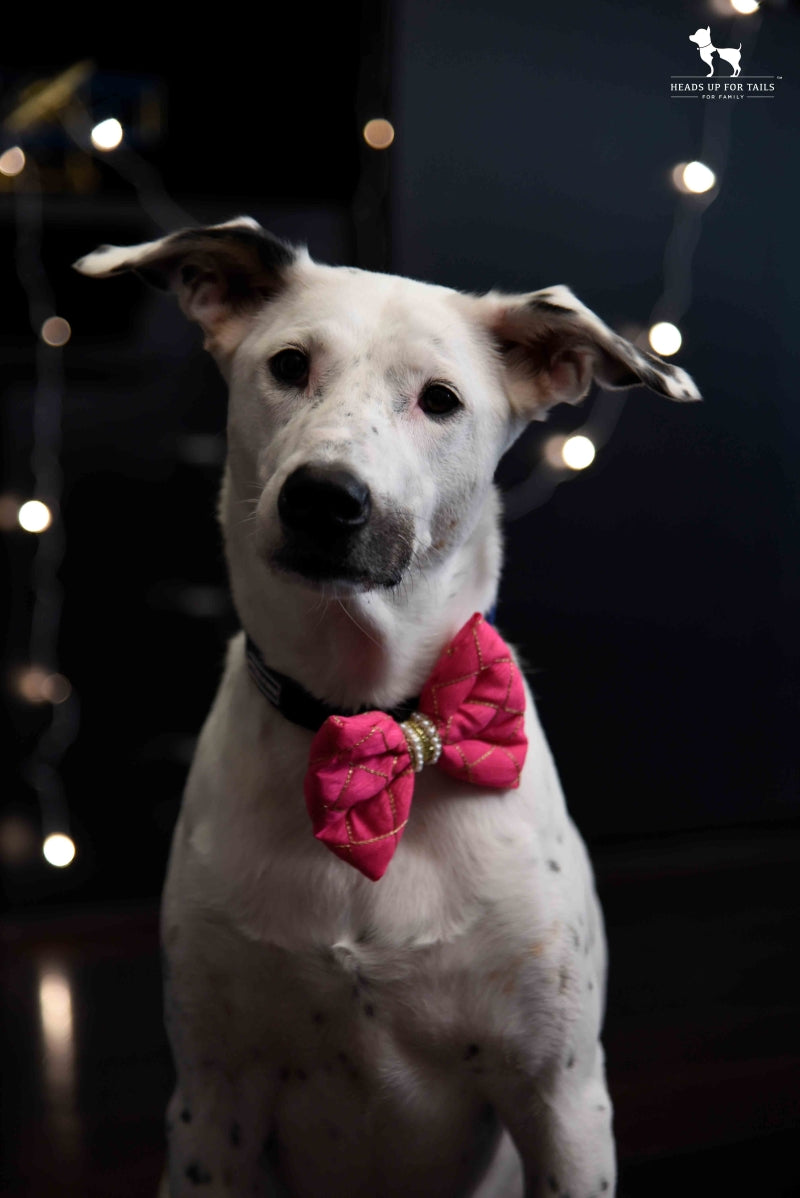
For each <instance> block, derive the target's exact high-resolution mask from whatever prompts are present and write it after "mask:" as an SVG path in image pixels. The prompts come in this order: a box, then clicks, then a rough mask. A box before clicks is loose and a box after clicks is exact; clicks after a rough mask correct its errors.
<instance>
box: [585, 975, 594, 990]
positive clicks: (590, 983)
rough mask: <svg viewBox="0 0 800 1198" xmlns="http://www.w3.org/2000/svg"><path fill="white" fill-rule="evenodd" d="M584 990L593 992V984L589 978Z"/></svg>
mask: <svg viewBox="0 0 800 1198" xmlns="http://www.w3.org/2000/svg"><path fill="white" fill-rule="evenodd" d="M586 989H587V990H594V982H593V981H592V979H591V978H589V981H588V982H587V984H586Z"/></svg>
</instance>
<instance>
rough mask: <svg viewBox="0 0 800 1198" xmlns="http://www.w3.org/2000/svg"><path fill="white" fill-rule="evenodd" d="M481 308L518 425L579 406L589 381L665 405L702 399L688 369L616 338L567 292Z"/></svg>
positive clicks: (500, 300)
mask: <svg viewBox="0 0 800 1198" xmlns="http://www.w3.org/2000/svg"><path fill="white" fill-rule="evenodd" d="M479 304H480V305H481V307H482V315H483V319H484V320H485V321H488V325H489V329H490V332H491V334H492V336H493V338H494V341H495V343H496V345H497V346H498V348H499V350H500V353H501V354H502V359H503V365H504V373H505V380H506V389H507V391H508V394H509V397H510V399H511V403H512V406H513V408H514V410H515V412H516V413H517V414H518V415H519V416H521V417H522V418H523V419H527V420H535V419H543V418H544V415H545V413H546V412H547V409H548V408H551V407H552V406H553V405H554V404H557V403H578V402H579V401H580V400H581V399H583V397H584V396H585V395H586V393H587V392H588V390H589V388H590V386H591V384H592V380H595V381H596V382H598V383H599V384H600V386H601V387H609V388H619V387H635V386H638V385H640V384H642V385H644V386H645V387H649V388H650V389H651V390H652V391H658V392H659V393H660V394H661V395H666V396H667V397H668V398H669V399H677V400H691V399H700V392H699V391H698V390H697V387H696V386H695V384H694V382H693V380H692V379H691V378H690V376H689V375H688V374H687V373H686V371H685V370H681V369H680V367H679V366H673V365H672V364H671V363H670V362H662V360H661V359H660V358H657V357H656V356H655V355H654V354H650V353H647V352H646V351H643V350H640V349H637V348H636V346H635V345H632V344H631V343H630V341H626V340H625V338H624V337H620V336H619V335H618V334H617V333H615V332H613V330H612V329H610V328H608V326H607V325H605V324H603V322H602V320H600V318H599V317H598V316H595V314H594V312H591V311H590V310H589V309H588V308H587V307H585V305H584V304H582V303H581V302H580V300H579V299H576V297H575V296H574V295H573V294H572V292H571V291H570V290H569V288H568V287H563V286H557V287H548V288H547V289H546V290H544V291H533V292H530V293H529V294H528V295H499V294H497V293H496V292H490V293H489V294H488V295H486V296H483V297H481V299H480V300H479Z"/></svg>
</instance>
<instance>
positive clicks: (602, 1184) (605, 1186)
mask: <svg viewBox="0 0 800 1198" xmlns="http://www.w3.org/2000/svg"><path fill="white" fill-rule="evenodd" d="M603 1110H605V1107H603ZM600 1189H601V1190H602V1191H603V1193H605V1191H606V1190H607V1189H608V1182H607V1181H606V1179H605V1177H604V1178H603V1180H602V1181H601V1182H600Z"/></svg>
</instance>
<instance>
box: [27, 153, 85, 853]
mask: <svg viewBox="0 0 800 1198" xmlns="http://www.w3.org/2000/svg"><path fill="white" fill-rule="evenodd" d="M14 219H15V234H16V245H15V262H16V269H17V276H18V278H19V282H20V285H21V286H22V289H23V291H24V293H25V296H26V298H27V302H28V313H29V318H30V324H31V329H32V331H33V334H34V336H35V337H36V382H35V387H34V391H33V402H32V412H31V423H32V432H33V447H32V451H31V475H32V479H33V494H34V495H35V496H36V498H37V499H39V500H41V501H43V502H45V503H46V504H47V506H48V507H49V509H50V511H51V513H52V517H53V518H52V522H51V524H50V525H49V527H47V528H46V529H45V531H43V532H41V533H39V534H38V535H37V539H36V550H35V556H34V562H33V571H32V578H31V588H32V591H33V610H32V613H31V623H30V633H29V646H28V661H29V663H30V665H31V666H32V667H34V668H36V667H38V668H39V669H41V670H43V671H45V674H46V675H47V674H51V675H53V674H57V673H58V645H59V634H60V628H61V609H62V603H63V591H62V587H61V583H60V581H59V578H58V574H59V570H60V568H61V563H62V561H63V559H64V552H65V538H64V526H63V522H62V518H61V492H62V482H63V479H62V471H61V461H60V453H61V416H62V405H63V397H64V367H63V350H62V348H61V346H60V345H53V344H48V343H46V342H45V340H44V339H43V337H42V335H41V330H42V325H43V324H44V322H45V320H47V319H48V318H49V317H51V316H52V315H53V314H54V312H55V301H54V297H53V291H52V288H51V286H50V281H49V279H48V277H47V274H46V272H45V269H44V265H43V263H42V255H41V248H42V192H41V186H40V182H39V175H38V171H37V168H36V164H35V163H34V162H32V161H30V159H29V160H28V162H27V165H26V169H25V185H24V188H23V187H22V186H21V185H20V184H18V183H17V182H16V180H15V187H14ZM50 711H51V716H50V722H49V724H48V726H47V728H46V729H45V731H44V732H43V733H42V735H41V736H40V738H39V740H38V742H37V744H36V747H35V749H34V752H33V754H32V756H31V757H30V759H29V760H28V761H27V762H26V763H25V765H24V766H23V770H24V773H25V775H26V777H27V778H28V780H29V782H30V784H31V785H32V787H33V789H34V790H35V792H36V794H37V797H38V800H39V806H40V812H41V822H42V832H43V838H46V837H47V836H48V835H50V834H51V833H54V832H62V833H67V832H68V831H69V810H68V804H67V801H66V798H65V795H64V788H63V785H62V782H61V777H60V773H59V765H60V763H61V760H62V758H63V756H64V753H65V752H66V750H67V749H68V748H69V746H70V745H71V744H72V742H73V741H74V740H75V737H76V736H77V733H78V726H79V701H78V696H77V695H76V693H75V691H74V689H73V688H72V687H71V686H70V687H69V690H68V693H67V694H66V695H65V696H64V697H63V698H61V699H60V701H58V702H53V703H52V704H51V705H50Z"/></svg>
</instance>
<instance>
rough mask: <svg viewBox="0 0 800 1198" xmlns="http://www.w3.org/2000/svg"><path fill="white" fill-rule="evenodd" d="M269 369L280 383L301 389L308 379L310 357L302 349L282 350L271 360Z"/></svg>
mask: <svg viewBox="0 0 800 1198" xmlns="http://www.w3.org/2000/svg"><path fill="white" fill-rule="evenodd" d="M269 368H270V370H271V371H272V374H273V377H274V378H276V379H277V380H278V382H279V383H289V384H290V385H291V386H292V387H300V386H302V385H303V383H305V381H306V379H307V378H308V355H307V354H304V353H303V351H302V350H300V349H282V350H281V352H280V353H279V354H275V357H274V358H270V360H269Z"/></svg>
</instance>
